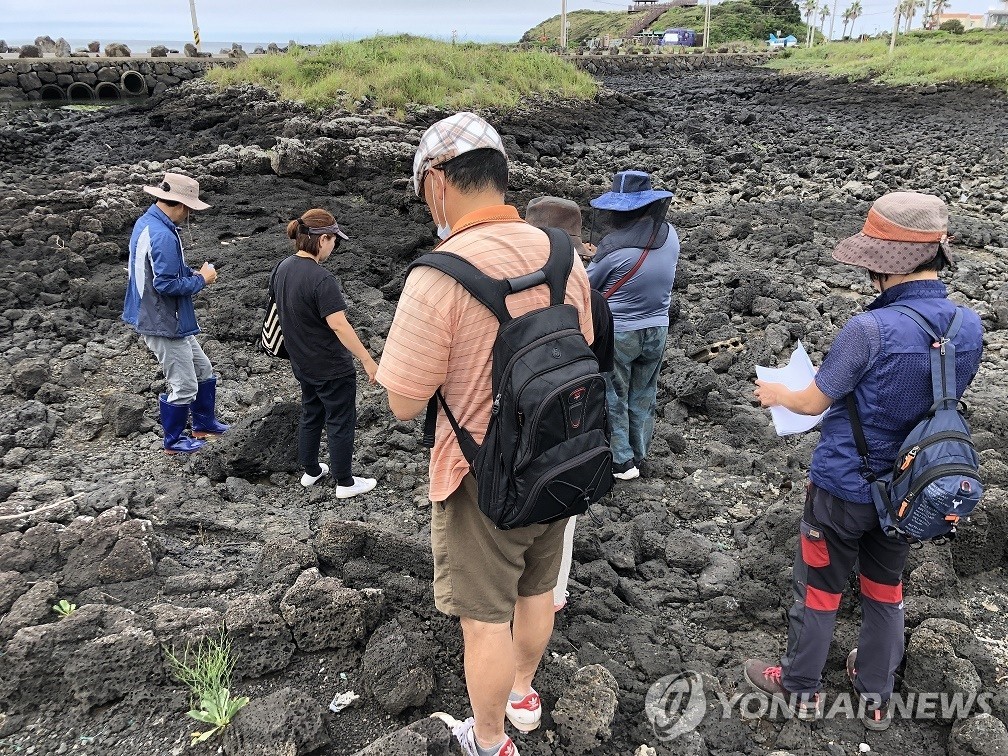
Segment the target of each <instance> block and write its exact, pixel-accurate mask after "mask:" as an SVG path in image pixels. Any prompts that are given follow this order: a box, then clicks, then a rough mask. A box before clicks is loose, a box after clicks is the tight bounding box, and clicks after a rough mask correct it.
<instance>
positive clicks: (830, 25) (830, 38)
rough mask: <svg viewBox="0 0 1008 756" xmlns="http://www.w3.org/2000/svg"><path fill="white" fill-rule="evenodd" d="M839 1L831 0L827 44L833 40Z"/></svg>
mask: <svg viewBox="0 0 1008 756" xmlns="http://www.w3.org/2000/svg"><path fill="white" fill-rule="evenodd" d="M928 2H930V0H928ZM839 3H840V0H833V16H832V18H830V22H829V37H828V38H827V39H826V44H827V45H828V44H829V43H830V42H831V41H832V40H833V24H835V23H836V12H837V6H838V4H839Z"/></svg>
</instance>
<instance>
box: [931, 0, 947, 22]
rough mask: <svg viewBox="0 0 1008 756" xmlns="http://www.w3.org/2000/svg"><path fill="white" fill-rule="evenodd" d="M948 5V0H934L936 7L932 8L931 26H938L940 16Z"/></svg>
mask: <svg viewBox="0 0 1008 756" xmlns="http://www.w3.org/2000/svg"><path fill="white" fill-rule="evenodd" d="M948 6H949V2H948V0H934V7H933V8H932V10H931V15H930V17H929V18H928V26H929V27H930V28H932V29H936V28H938V18H939V17H940V16H941V14H942V13H944V12H945V9H946V8H948Z"/></svg>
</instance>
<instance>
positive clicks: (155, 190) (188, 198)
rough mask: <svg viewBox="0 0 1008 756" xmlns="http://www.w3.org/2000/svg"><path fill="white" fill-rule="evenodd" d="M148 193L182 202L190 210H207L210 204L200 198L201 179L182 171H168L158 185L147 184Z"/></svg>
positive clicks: (146, 190) (145, 188)
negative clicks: (198, 179) (186, 174)
mask: <svg viewBox="0 0 1008 756" xmlns="http://www.w3.org/2000/svg"><path fill="white" fill-rule="evenodd" d="M143 190H144V191H145V192H147V194H150V195H152V196H154V197H157V198H158V199H163V200H171V201H173V202H181V203H182V204H183V205H185V206H186V207H188V208H189V209H190V210H206V209H207V208H208V207H210V205H208V204H207V203H206V202H203V201H202V200H201V199H200V198H199V181H197V180H196V179H191V178H189V177H188V176H183V175H182V174H181V173H166V174H165V175H164V180H163V181H162V182H161V183H160V184H158V185H157V186H145V187H144V188H143Z"/></svg>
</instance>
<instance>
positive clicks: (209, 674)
mask: <svg viewBox="0 0 1008 756" xmlns="http://www.w3.org/2000/svg"><path fill="white" fill-rule="evenodd" d="M165 656H166V657H167V659H168V663H169V664H170V665H171V667H172V673H173V675H174V677H175V679H176V680H178V681H179V682H180V683H182V684H183V685H185V686H186V687H187V688H189V693H190V707H191V708H190V711H188V712H187V713H186V716H188V717H191V718H192V719H195V720H196V721H197V722H203V723H205V724H209V725H213V726H212V727H211V728H210V729H209V730H205V731H199V730H197V731H196V732H194V733H192V744H193V745H195V744H196V743H202V742H203V741H205V740H208V739H209V738H211V737H212V736H213V735H215V734H216V733H218V732H220V731H221V730H223V729H224V728H225V727H227V725H229V724H230V723H231V720H232V719H233V718H234V716H235V714H237V713H238V712H239V711H240V710H241V709H242V708H243V707H244V706H245V705H246V704H248V702H249V699H248V697H247V696H239V697H237V698H235V697H233V696H232V695H231V672H232V670H233V669H234V665H235V661H236V659H237V657H236V655H235V653H234V649H233V647H232V645H231V639H230V638H229V637H228V636H227V633H226V632H225V631H224V629H223V628H221V631H220V635H218V636H217V637H213V638H205V639H204V640H203V641H201V642H200V643H199V644H198V645H197V646H196V649H195V650H193V649H192V647H191V645H190V644H186V648H185V651H183V652H182V656H181V657H179V656H177V655H176V654H175V651H174V649H168V648H165Z"/></svg>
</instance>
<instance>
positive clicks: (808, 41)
mask: <svg viewBox="0 0 1008 756" xmlns="http://www.w3.org/2000/svg"><path fill="white" fill-rule="evenodd" d="M818 7H819V3H818V2H817V1H816V0H804V2H803V3H802V10H803V11H804V15H805V25H806V26H807V29H806V30H805V46H806V47H812V34H813V31H812V30H813V29H814V28H815V27H814V26H813V25H812V17H813V16H814V15H815V12H816V8H818Z"/></svg>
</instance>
